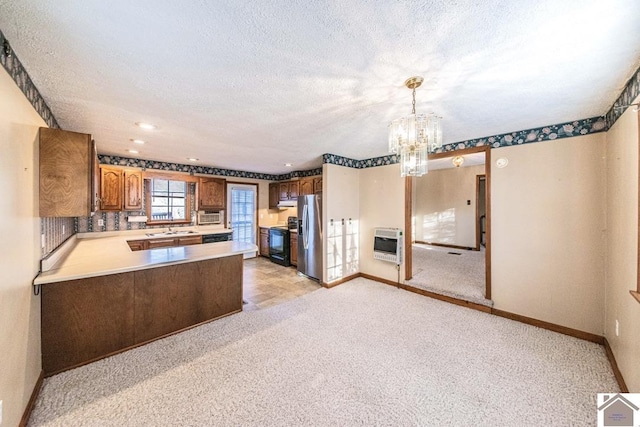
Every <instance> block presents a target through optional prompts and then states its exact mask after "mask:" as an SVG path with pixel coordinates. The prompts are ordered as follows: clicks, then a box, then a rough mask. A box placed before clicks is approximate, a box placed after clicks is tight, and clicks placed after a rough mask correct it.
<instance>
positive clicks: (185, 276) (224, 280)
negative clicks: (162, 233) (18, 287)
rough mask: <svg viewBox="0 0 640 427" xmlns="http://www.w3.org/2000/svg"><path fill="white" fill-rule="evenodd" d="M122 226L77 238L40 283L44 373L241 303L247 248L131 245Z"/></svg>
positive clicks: (145, 340)
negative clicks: (102, 234) (115, 231)
mask: <svg viewBox="0 0 640 427" xmlns="http://www.w3.org/2000/svg"><path fill="white" fill-rule="evenodd" d="M124 234H125V233H120V234H119V235H115V236H110V237H99V238H76V236H74V237H73V239H76V241H75V242H74V243H75V245H74V247H73V248H72V249H71V250H70V252H69V253H68V254H67V255H66V256H65V257H63V258H62V259H61V260H60V261H59V262H58V263H57V264H56V265H55V266H54V267H53V268H52V269H51V270H49V271H45V272H43V273H40V275H38V277H37V278H36V279H35V280H34V285H36V286H40V288H41V293H42V301H41V303H42V366H43V370H44V372H45V375H53V374H55V373H57V372H61V371H64V370H66V369H70V368H73V367H77V366H80V365H83V364H86V363H89V362H92V361H95V360H98V359H101V358H104V357H107V356H109V355H112V354H115V353H118V352H121V351H123V350H127V349H130V348H133V347H136V346H139V345H142V344H145V343H148V342H150V341H153V340H156V339H158V338H161V337H164V336H167V335H170V334H172V333H175V332H178V331H181V330H184V329H187V328H190V327H193V326H195V325H198V324H201V323H204V322H208V321H210V320H214V319H217V318H220V317H223V316H226V315H229V314H233V313H237V312H240V311H242V268H243V261H242V260H243V254H245V253H249V252H254V251H256V250H257V247H256V246H255V245H253V244H249V243H242V242H234V241H228V242H217V243H206V244H199V245H190V246H176V247H164V248H157V249H150V250H141V251H132V250H131V249H130V247H129V244H128V243H127V241H128V240H132V239H135V238H136V237H139V235H138V236H135V235H133V236H132V235H131V234H126V235H124Z"/></svg>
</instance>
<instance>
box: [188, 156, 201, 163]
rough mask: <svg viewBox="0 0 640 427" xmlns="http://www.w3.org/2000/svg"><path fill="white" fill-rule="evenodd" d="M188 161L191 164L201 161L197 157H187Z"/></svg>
mask: <svg viewBox="0 0 640 427" xmlns="http://www.w3.org/2000/svg"><path fill="white" fill-rule="evenodd" d="M187 160H189V161H190V162H197V161H198V160H200V159H196V158H195V157H187Z"/></svg>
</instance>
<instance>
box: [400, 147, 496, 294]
mask: <svg viewBox="0 0 640 427" xmlns="http://www.w3.org/2000/svg"><path fill="white" fill-rule="evenodd" d="M472 153H485V157H484V174H485V210H486V216H487V219H486V223H485V224H486V243H487V245H486V247H485V298H486V299H491V147H489V146H486V145H484V146H480V147H470V148H464V149H462V150H454V151H447V152H444V153H435V154H429V156H428V160H435V159H442V158H447V157H454V156H459V155H465V154H472ZM413 181H414V177H411V176H407V177H405V179H404V231H405V232H404V235H405V239H404V253H405V263H404V268H405V270H404V277H405V280H409V279H411V278H412V277H413V265H412V259H413V249H412V243H413V242H412V241H411V240H412V236H413V221H412V219H413V198H412V195H413Z"/></svg>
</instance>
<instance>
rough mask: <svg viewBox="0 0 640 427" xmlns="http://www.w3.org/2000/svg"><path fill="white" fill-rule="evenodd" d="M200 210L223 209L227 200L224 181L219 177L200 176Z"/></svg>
mask: <svg viewBox="0 0 640 427" xmlns="http://www.w3.org/2000/svg"><path fill="white" fill-rule="evenodd" d="M198 191H199V192H200V205H199V209H201V210H215V209H224V208H225V204H226V201H227V197H226V181H225V180H224V179H220V178H200V188H199V189H198Z"/></svg>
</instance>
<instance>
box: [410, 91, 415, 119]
mask: <svg viewBox="0 0 640 427" xmlns="http://www.w3.org/2000/svg"><path fill="white" fill-rule="evenodd" d="M415 113H416V88H415V87H414V88H413V102H412V103H411V114H415Z"/></svg>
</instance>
